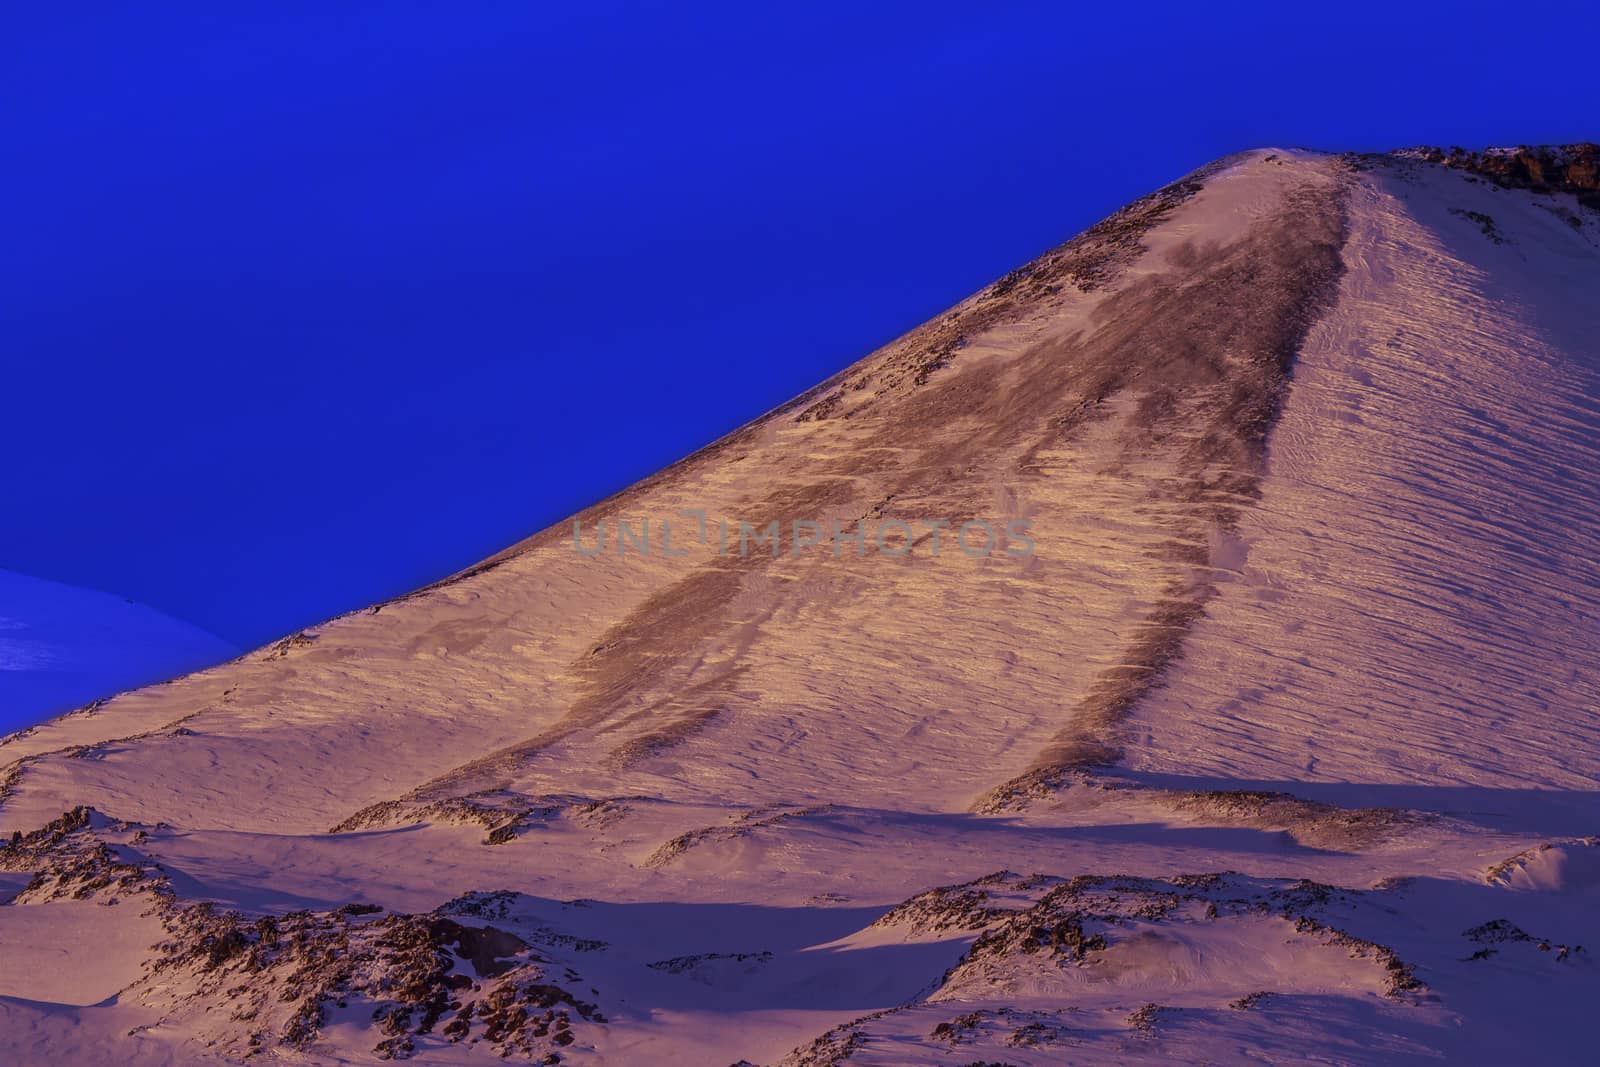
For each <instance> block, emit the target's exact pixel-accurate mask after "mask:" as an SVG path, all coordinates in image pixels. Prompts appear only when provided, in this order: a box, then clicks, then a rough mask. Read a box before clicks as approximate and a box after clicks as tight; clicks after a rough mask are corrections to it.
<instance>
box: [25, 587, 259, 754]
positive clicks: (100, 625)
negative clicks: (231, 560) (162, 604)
mask: <svg viewBox="0 0 1600 1067" xmlns="http://www.w3.org/2000/svg"><path fill="white" fill-rule="evenodd" d="M238 654H239V650H238V649H237V648H234V647H233V646H231V645H229V644H228V643H227V642H226V641H223V640H222V639H221V638H218V637H213V636H212V635H211V634H208V633H206V632H205V631H204V630H201V629H199V628H198V627H196V626H192V625H190V624H189V623H186V622H182V621H180V620H178V619H174V618H172V617H171V616H168V615H163V614H161V613H160V612H158V611H155V610H154V609H152V608H148V607H145V606H144V605H143V604H136V603H134V602H133V601H131V600H127V599H124V598H123V597H119V596H114V595H112V594H110V593H101V592H96V591H94V590H89V589H79V588H77V587H75V586H70V585H63V584H61V583H59V582H50V581H46V580H44V579H43V578H33V577H30V576H28V575H25V574H17V573H14V572H12V571H0V723H5V724H15V723H32V722H35V721H37V720H39V719H42V718H44V717H45V716H46V715H52V714H56V713H59V712H61V711H65V710H66V709H68V708H71V707H75V706H78V705H81V704H86V703H88V702H89V701H91V700H96V699H99V698H100V697H106V696H110V695H111V694H113V693H116V692H119V691H121V690H124V689H131V688H134V687H136V686H141V685H149V684H151V683H152V682H159V681H163V680H165V679H167V678H173V677H177V676H178V675H181V674H187V673H189V672H190V671H194V670H199V669H200V668H202V667H208V666H210V665H212V664H214V663H218V662H221V661H222V660H226V659H232V658H233V657H234V656H237V655H238Z"/></svg>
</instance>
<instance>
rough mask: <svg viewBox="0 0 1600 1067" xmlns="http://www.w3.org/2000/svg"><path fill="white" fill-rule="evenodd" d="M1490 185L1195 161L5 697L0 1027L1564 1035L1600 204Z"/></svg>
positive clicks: (783, 1039)
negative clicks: (101, 677)
mask: <svg viewBox="0 0 1600 1067" xmlns="http://www.w3.org/2000/svg"><path fill="white" fill-rule="evenodd" d="M1496 158H1499V157H1496ZM1563 158H1566V157H1563ZM1571 158H1573V159H1575V160H1581V159H1582V158H1587V157H1583V156H1581V155H1575V156H1572V157H1571ZM1577 167H1578V164H1576V163H1574V164H1573V165H1572V166H1571V167H1568V169H1567V171H1566V172H1563V174H1564V175H1566V176H1565V177H1563V178H1562V181H1568V180H1569V179H1570V180H1571V181H1580V180H1582V174H1581V173H1580V172H1579V170H1578V169H1577ZM1518 173H1523V172H1520V171H1519V172H1518ZM1541 173H1549V172H1541ZM1574 174H1576V175H1577V177H1575V178H1574V177H1572V175H1574ZM1518 184H1519V183H1518V182H1515V181H1511V180H1510V179H1509V178H1507V177H1506V174H1504V173H1499V172H1498V171H1495V170H1494V168H1492V167H1486V166H1483V165H1479V164H1478V163H1473V164H1472V165H1470V166H1469V165H1466V162H1464V161H1462V160H1440V159H1438V158H1437V157H1433V158H1430V157H1423V156H1419V155H1415V154H1413V155H1411V156H1393V157H1388V156H1386V157H1370V158H1367V157H1363V158H1356V157H1337V156H1326V155H1318V154H1313V153H1306V152H1286V151H1270V150H1267V151H1258V152H1251V153H1246V154H1243V155H1241V156H1237V157H1233V158H1230V159H1227V160H1223V161H1220V162H1219V163H1217V164H1214V165H1212V166H1210V167H1207V168H1204V169H1202V170H1201V171H1198V172H1196V173H1195V174H1193V175H1191V176H1189V177H1188V178H1186V179H1184V180H1183V181H1180V182H1178V183H1176V184H1175V185H1173V186H1170V187H1168V188H1166V189H1163V190H1161V191H1159V192H1157V193H1155V194H1152V195H1151V196H1150V197H1148V198H1146V199H1145V200H1143V201H1140V202H1138V203H1136V204H1134V205H1131V206H1130V207H1129V208H1127V209H1125V210H1124V211H1123V212H1121V213H1119V214H1118V215H1116V216H1113V217H1112V218H1111V219H1109V220H1107V221H1106V222H1105V223H1102V224H1100V225H1099V226H1097V227H1095V228H1093V229H1091V230H1090V231H1088V232H1086V233H1085V234H1083V235H1081V236H1080V237H1078V238H1076V239H1074V240H1073V241H1072V242H1069V243H1068V244H1067V245H1064V246H1062V247H1061V248H1059V249H1056V250H1054V251H1052V252H1050V253H1048V254H1046V255H1045V256H1043V257H1041V258H1040V259H1039V260H1038V261H1036V262H1035V263H1033V264H1030V265H1029V266H1028V267H1025V268H1023V269H1021V270H1019V271H1017V272H1013V273H1012V274H1010V275H1008V276H1007V277H1005V278H1003V279H1001V280H1000V281H998V282H997V283H995V284H994V285H993V286H991V287H989V288H988V289H986V290H985V291H983V292H982V293H979V294H978V295H976V296H974V297H973V298H971V299H969V300H968V301H966V302H964V303H963V304H961V305H959V306H958V307H956V308H954V309H952V310H951V311H950V312H948V313H946V314H945V315H942V316H940V317H939V318H938V319H936V320H934V321H932V322H930V323H928V324H927V325H925V326H923V327H921V328H919V329H918V330H916V331H913V332H912V333H911V334H908V335H907V336H906V337H904V338H902V339H900V340H899V341H897V342H895V343H894V344H891V345H890V346H888V347H886V348H885V349H883V350H881V351H879V352H876V353H874V354H872V355H871V356H869V357H867V358H866V359H865V360H863V361H862V362H861V363H859V364H857V365H855V366H853V367H851V368H849V369H847V370H846V371H844V372H842V373H841V374H840V375H838V376H836V377H835V378H834V379H832V380H830V381H829V382H826V383H823V384H822V385H821V386H819V387H817V388H816V389H815V390H813V391H811V392H810V393H808V394H807V395H805V396H803V397H801V398H798V399H797V400H796V401H794V402H793V403H791V404H789V405H786V406H785V407H784V408H782V409H779V410H778V411H775V412H773V413H771V414H769V415H768V416H766V417H764V418H763V419H760V420H758V421H757V422H755V423H753V424H751V425H750V426H747V427H745V428H744V429H742V430H740V431H738V432H737V433H735V434H733V435H731V436H730V437H728V438H726V439H724V440H722V441H719V442H717V443H716V444H714V445H712V446H710V447H709V448H707V449H705V450H703V451H702V452H700V453H697V454H696V455H694V456H692V457H690V458H688V459H687V460H685V461H683V462H682V463H680V464H677V465H675V466H674V467H672V468H669V469H667V470H665V471H663V472H661V473H660V474H658V475H656V476H655V477H653V478H650V479H648V480H646V481H645V482H643V483H641V484H639V485H638V486H635V487H633V488H632V489H629V490H627V491H626V492H624V493H623V494H621V495H620V496H618V497H617V498H614V499H612V500H609V501H606V502H604V503H602V504H600V505H597V506H596V507H595V508H593V509H591V510H590V511H588V512H586V513H585V514H583V515H581V516H579V517H578V520H577V521H578V535H577V538H576V541H575V538H574V528H573V526H572V525H571V524H567V525H563V526H561V527H557V528H555V529H553V530H550V531H546V532H544V533H542V534H540V535H538V536H536V537H534V538H532V539H530V540H529V541H528V542H525V543H524V544H521V545H518V546H516V547H514V548H513V549H510V550H508V551H507V552H505V553H503V554H502V555H501V556H499V557H496V558H495V559H493V560H490V561H488V562H486V563H485V564H483V565H481V566H479V567H476V568H474V569H472V570H471V571H468V572H466V573H464V574H462V575H458V576H456V577H455V578H453V579H451V580H449V581H446V582H442V583H439V584H438V585H436V586H434V587H431V588H429V589H425V590H422V591H419V592H418V593H416V594H413V595H411V596H409V597H406V598H403V599H401V600H398V601H395V602H392V603H389V604H384V605H380V606H378V607H375V608H372V609H370V610H368V611H364V612H360V613H356V614H352V615H349V616H346V617H343V618H341V619H337V620H334V621H332V622H330V623H328V624H326V625H324V626H321V627H317V628H314V629H313V630H312V631H309V632H307V633H304V634H298V635H294V636H292V637H290V638H287V639H285V640H284V641H282V642H279V643H278V644H276V645H274V646H272V647H270V648H266V649H261V650H259V651H257V652H256V653H254V654H251V655H248V656H246V657H244V658H242V659H240V660H238V661H235V662H232V663H228V664H225V665H223V666H221V667H217V668H214V669H212V670H209V671H204V672H201V673H198V674H194V675H190V676H188V677H185V678H182V679H179V680H177V681H175V682H173V683H171V684H169V685H165V686H160V687H156V688H152V689H146V690H141V691H138V692H133V693H128V694H124V695H122V696H120V697H118V698H116V699H115V700H112V701H110V702H108V703H105V704H103V705H101V706H99V707H96V708H95V709H93V710H92V711H87V712H84V713H79V714H74V715H69V716H66V717H64V718H61V719H58V720H55V721H54V722H52V723H48V724H46V725H44V726H41V727H39V728H37V729H35V730H32V731H29V732H27V733H25V734H21V735H14V736H12V737H10V738H7V739H5V740H4V741H0V827H3V829H4V831H5V832H6V833H7V834H8V835H10V834H14V835H15V838H14V840H13V841H12V843H11V844H10V845H9V846H7V847H6V848H4V849H3V850H0V898H4V897H5V896H7V895H10V894H14V899H13V900H12V901H11V903H10V904H8V905H6V906H3V907H0V1020H3V1022H4V1026H3V1027H0V1048H4V1049H5V1050H6V1053H5V1054H6V1056H7V1058H9V1059H18V1060H21V1061H24V1062H26V1061H30V1060H32V1061H36V1062H49V1061H51V1060H52V1059H61V1058H78V1059H84V1058H87V1059H96V1058H108V1057H110V1058H116V1059H119V1060H123V1061H126V1062H131V1063H144V1062H150V1063H159V1062H174V1063H196V1062H208V1061H212V1060H215V1061H220V1062H232V1061H236V1060H239V1059H242V1058H246V1057H255V1058H262V1059H278V1058H281V1059H286V1060H291V1061H294V1062H330V1063H334V1062H367V1061H370V1060H371V1059H373V1058H374V1057H377V1056H381V1057H404V1056H410V1057H413V1058H415V1059H417V1060H418V1061H419V1062H427V1063H471V1062H489V1061H491V1060H493V1059H494V1058H495V1057H496V1056H497V1055H498V1054H504V1055H510V1056H513V1057H515V1058H519V1059H529V1058H531V1059H532V1060H533V1061H534V1062H548V1063H557V1062H559V1063H575V1064H576V1063H607V1064H634V1063H663V1064H671V1063H683V1064H713V1065H719V1067H720V1065H722V1064H728V1063H738V1062H749V1063H756V1064H778V1063H786V1064H795V1065H800V1064H807V1065H817V1064H842V1063H860V1064H923V1063H929V1064H939V1063H950V1064H971V1063H1008V1064H1014V1065H1018V1067H1022V1065H1034V1064H1041V1065H1042V1064H1058V1063H1062V1062H1068V1061H1070V1062H1075V1063H1076V1062H1083V1063H1099V1062H1105V1063H1137V1062H1145V1061H1156V1060H1168V1059H1180V1060H1193V1061H1210V1062H1237V1061H1241V1060H1250V1059H1255V1060H1261V1061H1266V1062H1305V1061H1314V1062H1323V1063H1329V1062H1331V1063H1392V1062H1406V1061H1409V1060H1413V1059H1415V1060H1438V1059H1440V1058H1445V1059H1447V1060H1449V1061H1451V1062H1490V1061H1505V1060H1510V1061H1525V1060H1527V1059H1529V1058H1533V1057H1537V1058H1539V1059H1541V1060H1543V1061H1545V1062H1552V1063H1555V1062H1585V1061H1586V1060H1587V1059H1588V1058H1589V1057H1591V1056H1592V1049H1591V1048H1589V1045H1590V1044H1591V1043H1592V1039H1591V1038H1590V1037H1589V1036H1588V1035H1587V1033H1586V1031H1585V1029H1584V1026H1583V1019H1584V1015H1583V1012H1582V1011H1581V1008H1582V1007H1583V1006H1584V1005H1586V1004H1588V1003H1591V1002H1592V1001H1593V998H1594V997H1595V996H1596V994H1597V993H1600V972H1597V970H1596V964H1595V960H1594V959H1593V957H1592V956H1591V954H1590V951H1589V950H1586V949H1584V948H1583V947H1582V946H1584V945H1589V946H1596V945H1600V918H1597V911H1596V908H1595V906H1594V905H1595V903H1596V900H1597V897H1596V895H1595V894H1596V893H1600V842H1597V840H1596V839H1595V838H1593V837H1589V836H1586V835H1592V834H1595V833H1597V832H1600V794H1597V792H1596V789H1595V786H1594V784H1593V783H1594V781H1595V777H1596V773H1597V770H1600V738H1597V722H1600V696H1597V679H1596V671H1595V663H1596V655H1595V653H1596V651H1597V648H1596V645H1597V642H1600V638H1597V636H1596V634H1597V633H1600V629H1597V628H1596V626H1595V625H1594V622H1595V615H1596V611H1597V604H1600V576H1597V574H1596V569H1595V568H1596V559H1597V555H1600V553H1597V548H1600V535H1597V533H1596V531H1597V522H1596V520H1597V518H1600V492H1597V491H1596V489H1595V479H1596V475H1597V473H1600V462H1597V448H1600V382H1597V375H1600V345H1597V343H1596V341H1595V340H1594V338H1596V337H1600V330H1597V329H1596V327H1600V321H1597V320H1600V306H1597V303H1596V301H1594V300H1593V293H1594V292H1596V291H1597V286H1600V214H1597V213H1596V212H1595V211H1594V210H1593V209H1592V208H1591V207H1588V206H1585V205H1584V204H1582V203H1580V202H1579V200H1578V199H1577V195H1587V194H1584V193H1583V191H1582V189H1579V190H1578V194H1576V195H1575V194H1574V192H1572V191H1569V190H1567V189H1566V188H1565V187H1564V186H1559V185H1556V186H1552V185H1550V183H1549V182H1545V185H1546V187H1545V188H1542V189H1539V190H1532V189H1527V188H1521V187H1511V186H1515V185H1518ZM1520 184H1523V185H1526V184H1528V182H1527V181H1522V182H1521V183H1520ZM622 520H626V521H628V522H629V523H630V527H629V528H630V530H632V531H635V532H637V531H639V530H640V528H641V526H642V525H643V524H644V523H645V522H649V523H650V533H649V535H648V543H649V544H650V547H651V551H650V552H649V554H645V553H644V552H643V551H641V550H640V548H639V547H638V546H637V543H636V542H633V541H628V542H621V543H622V546H623V547H622V549H621V550H620V551H619V537H618V533H619V531H618V525H617V524H618V522H619V521H622ZM602 521H604V522H605V523H606V524H607V528H608V533H607V540H606V545H605V550H604V551H602V552H599V553H598V554H596V553H595V549H596V544H597V540H596V539H597V527H598V524H599V523H601V522H602ZM741 521H742V522H743V523H746V524H748V526H749V527H750V531H748V532H747V533H746V544H747V547H748V542H749V533H750V532H761V531H764V530H765V529H766V527H767V525H768V524H769V523H772V522H777V523H778V524H779V535H780V539H781V542H782V546H781V547H782V551H779V552H778V553H777V554H776V555H774V554H773V552H772V551H771V548H770V546H768V545H758V546H756V547H754V548H753V549H752V550H750V551H747V552H745V553H742V554H741V552H740V550H739V541H740V525H739V523H740V522H741ZM663 522H667V523H670V529H671V534H670V551H668V550H667V546H665V545H663V543H662V524H663ZM896 522H901V523H904V524H905V525H904V526H897V525H895V523H896ZM812 523H814V524H816V525H815V527H813V526H811V525H807V524H812ZM940 523H947V524H948V525H947V526H941V525H938V524H940ZM964 523H982V524H986V528H987V530H988V531H990V532H992V533H993V539H992V543H991V542H990V541H989V538H988V537H987V535H986V534H985V527H984V526H972V527H969V528H968V533H969V535H971V536H970V537H969V541H971V542H977V545H976V546H975V545H973V544H968V545H967V547H968V548H969V549H972V548H975V547H982V548H986V549H987V551H963V550H962V546H961V543H959V542H958V541H957V537H958V532H959V530H960V528H961V526H962V525H963V524H964ZM725 524H726V525H725ZM836 524H837V525H836ZM858 524H861V525H862V526H864V528H865V531H866V533H865V538H864V541H865V544H864V546H863V547H862V549H858V548H857V545H856V544H855V543H854V542H851V541H850V540H848V539H847V537H845V536H841V535H845V534H849V533H851V532H854V531H855V530H857V529H858V528H860V527H858ZM797 526H798V530H797V529H796V527H797ZM724 528H726V529H727V530H728V531H729V533H728V536H727V543H728V546H729V547H728V549H727V550H726V551H722V550H721V548H720V546H721V544H722V542H723V536H722V533H721V531H722V530H723V529H724ZM880 532H881V533H882V534H883V536H884V540H883V546H884V547H885V548H886V549H887V550H880V547H879V545H878V543H877V538H878V534H879V533H880ZM796 534H798V535H799V538H800V540H802V541H810V540H813V539H815V540H816V541H817V542H818V543H816V544H808V545H802V546H801V548H799V549H798V550H795V549H794V546H795V543H796V542H795V540H794V538H795V536H796ZM908 534H909V536H910V540H911V543H910V545H909V548H908V549H907V550H905V551H901V549H902V548H905V542H906V540H907V535H908ZM936 537H938V538H940V541H939V544H940V550H939V551H938V552H937V554H936V552H935V548H934V545H935V538H936ZM641 540H642V539H641ZM0 840H3V839H0ZM6 872H11V873H6ZM1217 872H1227V873H1217ZM7 879H9V881H6V880H7ZM7 886H9V887H10V888H9V889H7ZM116 901H122V902H123V906H119V907H117V908H114V909H109V912H108V909H106V908H104V907H102V905H104V904H107V903H113V902H116ZM108 915H109V917H108ZM46 969H48V971H49V972H50V977H49V978H48V980H46V979H45V978H43V977H41V974H42V973H43V972H44V971H45V970H46Z"/></svg>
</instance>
